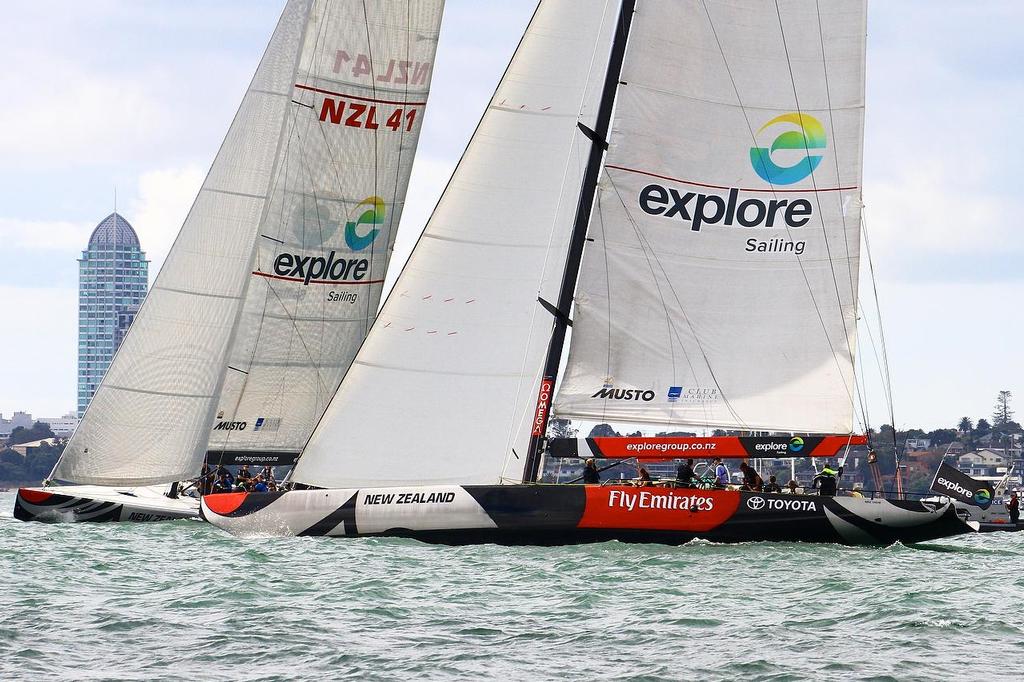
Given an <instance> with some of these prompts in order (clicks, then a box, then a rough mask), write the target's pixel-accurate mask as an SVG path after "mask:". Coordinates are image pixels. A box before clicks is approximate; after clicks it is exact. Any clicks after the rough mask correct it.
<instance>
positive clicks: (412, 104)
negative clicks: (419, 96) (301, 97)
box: [295, 83, 427, 107]
mask: <svg viewBox="0 0 1024 682" xmlns="http://www.w3.org/2000/svg"><path fill="white" fill-rule="evenodd" d="M295 87H297V88H298V89H299V90H309V91H310V92H319V93H320V94H321V95H332V96H334V97H341V98H342V99H354V100H359V101H360V102H373V103H375V104H402V105H405V106H407V107H423V106H426V105H427V103H426V102H401V101H398V100H391V99H374V98H373V97H357V96H356V95H346V94H345V93H343V92H333V91H331V90H324V89H323V88H314V87H311V86H309V85H302V84H301V83H296V84H295Z"/></svg>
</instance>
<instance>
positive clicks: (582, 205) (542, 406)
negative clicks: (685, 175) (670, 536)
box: [523, 0, 636, 483]
mask: <svg viewBox="0 0 1024 682" xmlns="http://www.w3.org/2000/svg"><path fill="white" fill-rule="evenodd" d="M635 7H636V0H622V6H621V7H620V9H619V20H618V25H617V26H616V27H615V36H614V38H613V39H612V50H611V55H610V56H609V58H608V70H607V71H606V72H605V78H604V86H603V88H602V90H601V102H600V105H599V108H598V112H597V120H596V121H595V125H594V129H593V130H590V129H588V128H586V127H585V126H584V125H583V124H577V125H579V127H580V130H582V131H583V134H584V135H586V136H587V137H588V138H590V140H591V147H590V156H589V158H588V159H587V169H586V172H585V173H584V175H583V187H582V189H581V190H580V199H579V203H578V204H577V206H576V218H575V220H574V222H573V226H572V233H571V236H570V238H569V251H568V254H567V255H566V259H565V271H564V272H563V273H562V284H561V288H560V289H559V294H558V305H557V306H555V307H554V309H553V310H550V307H549V304H546V302H545V301H541V304H542V305H544V307H545V308H546V309H549V310H550V311H551V313H552V314H553V315H554V318H555V320H554V326H553V328H552V331H551V341H550V342H549V344H548V356H547V361H546V362H545V365H544V374H543V376H542V378H541V382H540V392H539V395H538V396H537V409H536V412H535V418H534V423H533V433H532V435H531V436H530V447H529V451H528V452H527V455H526V466H525V467H524V470H523V482H524V483H530V482H533V481H536V480H537V472H538V469H539V468H540V458H541V453H542V450H543V448H544V439H545V434H546V433H547V427H548V417H549V416H550V414H551V398H552V396H553V393H554V386H555V377H556V376H557V375H558V367H559V364H560V363H561V360H562V350H563V348H564V346H565V332H566V329H567V328H568V327H569V324H570V321H569V313H570V311H571V308H572V302H573V298H574V297H575V294H576V280H577V279H578V278H579V273H580V262H581V261H582V259H583V248H584V246H585V245H586V241H587V229H588V227H589V225H590V214H591V211H592V210H593V207H594V197H595V196H596V194H597V181H598V179H599V177H600V174H601V166H602V164H603V162H604V153H605V151H606V150H607V149H608V128H609V126H610V124H611V118H612V109H613V108H614V106H615V96H616V94H617V92H618V88H619V77H620V75H621V74H622V62H623V59H624V57H625V54H626V42H627V40H628V39H629V27H630V24H631V23H632V21H633V12H634V9H635Z"/></svg>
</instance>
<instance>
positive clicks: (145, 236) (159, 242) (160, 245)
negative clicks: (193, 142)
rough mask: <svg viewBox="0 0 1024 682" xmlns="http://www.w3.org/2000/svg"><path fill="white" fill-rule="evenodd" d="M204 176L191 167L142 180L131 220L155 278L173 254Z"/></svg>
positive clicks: (156, 173) (149, 173) (146, 175)
mask: <svg viewBox="0 0 1024 682" xmlns="http://www.w3.org/2000/svg"><path fill="white" fill-rule="evenodd" d="M205 174H206V171H205V170H204V169H202V168H200V167H199V166H195V165H192V166H186V167H184V168H164V169H158V170H150V171H146V172H144V173H143V174H142V175H141V176H140V177H139V189H138V198H137V199H136V200H135V201H133V202H132V205H131V208H130V211H131V216H132V217H131V219H130V221H131V223H132V225H133V226H134V227H135V231H136V232H137V233H138V235H139V241H140V242H141V243H142V248H143V250H145V251H146V254H147V256H148V258H149V260H150V268H151V270H150V272H151V274H152V275H155V274H156V272H157V271H158V270H159V269H160V265H161V264H162V263H163V261H164V258H165V257H166V256H167V252H168V251H170V248H171V244H173V243H174V238H175V237H176V236H177V234H178V230H180V229H181V225H182V223H183V222H185V217H186V216H187V215H188V211H189V209H190V208H191V207H192V202H193V201H194V200H195V198H196V194H198V193H199V188H200V187H201V186H202V184H203V178H204V177H205Z"/></svg>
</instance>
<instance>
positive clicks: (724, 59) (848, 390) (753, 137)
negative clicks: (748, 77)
mask: <svg viewBox="0 0 1024 682" xmlns="http://www.w3.org/2000/svg"><path fill="white" fill-rule="evenodd" d="M701 6H702V7H703V8H704V14H705V16H707V18H708V25H709V27H710V28H711V34H712V35H713V36H714V38H715V43H716V45H717V46H718V52H719V54H721V55H722V63H723V64H724V66H725V71H726V73H727V74H728V76H729V82H730V83H731V84H732V89H733V93H734V94H735V95H736V102H737V104H738V106H739V108H740V112H741V113H742V114H743V120H744V122H745V123H746V124H747V132H748V133H749V134H750V140H751V142H752V143H753V144H754V145H755V146H756V144H757V136H756V135H755V134H754V128H753V126H751V125H750V117H749V116H748V115H747V108H746V106H745V105H744V104H743V99H742V98H741V97H740V92H739V87H738V86H737V85H736V79H735V78H734V77H733V75H732V68H731V67H730V66H729V59H728V58H727V57H726V56H725V49H724V48H723V47H722V41H721V40H720V39H719V38H718V31H716V30H715V24H714V22H713V21H712V19H711V13H710V11H709V10H708V7H707V2H706V0H701ZM768 184H769V187H770V188H771V190H772V196H773V197H775V198H776V199H777V198H778V194H777V193H776V187H775V184H774V183H773V182H771V181H768ZM786 234H787V235H788V236H789V238H790V239H792V238H793V232H792V229H791V228H790V227H789V225H788V224H786ZM793 255H794V258H795V259H796V262H797V265H799V266H800V274H801V275H802V277H803V280H804V286H805V287H806V288H807V293H808V295H809V296H810V299H811V304H812V305H814V310H815V312H816V313H817V316H818V322H819V324H820V325H821V330H822V332H823V333H824V334H825V340H826V342H827V343H828V347H829V351H830V352H831V353H832V359H833V360H835V363H836V368H837V369H838V371H839V376H840V378H841V379H842V381H843V388H844V389H845V390H846V394H847V395H848V396H849V397H850V403H851V404H852V403H853V390H852V389H851V388H850V385H849V383H848V382H847V381H846V375H845V373H844V372H843V367H842V363H841V362H840V361H839V354H838V353H837V352H836V349H835V346H834V345H833V344H832V337H831V335H830V334H829V333H828V327H827V326H826V324H825V318H824V317H823V316H822V313H821V308H820V307H819V306H818V302H817V300H816V299H815V297H814V290H813V288H812V287H811V282H810V279H809V278H808V276H807V270H806V268H805V267H804V262H803V259H802V258H800V256H799V255H797V254H795V253H794V254H793ZM844 326H845V320H844ZM847 343H849V341H847Z"/></svg>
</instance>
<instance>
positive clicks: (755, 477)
mask: <svg viewBox="0 0 1024 682" xmlns="http://www.w3.org/2000/svg"><path fill="white" fill-rule="evenodd" d="M740 471H742V472H743V485H742V486H740V490H753V491H756V492H760V491H761V488H763V487H764V479H763V478H761V474H759V473H757V470H756V469H754V467H752V466H750V465H749V464H747V463H746V462H740Z"/></svg>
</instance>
